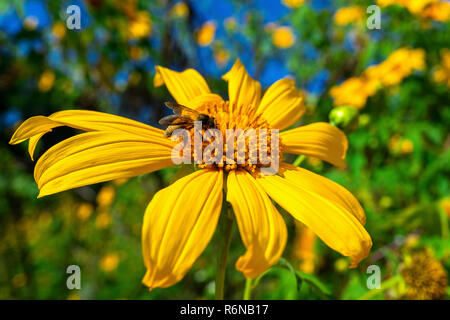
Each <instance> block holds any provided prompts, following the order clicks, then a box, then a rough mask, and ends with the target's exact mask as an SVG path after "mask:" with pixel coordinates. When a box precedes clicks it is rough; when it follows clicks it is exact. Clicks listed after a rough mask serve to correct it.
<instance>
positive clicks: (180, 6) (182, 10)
mask: <svg viewBox="0 0 450 320" xmlns="http://www.w3.org/2000/svg"><path fill="white" fill-rule="evenodd" d="M188 14H189V7H188V5H187V4H186V2H183V1H180V2H177V3H176V4H175V5H174V6H173V7H172V9H171V10H170V15H171V16H172V17H175V18H185V17H186V16H187V15H188Z"/></svg>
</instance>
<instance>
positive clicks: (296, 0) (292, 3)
mask: <svg viewBox="0 0 450 320" xmlns="http://www.w3.org/2000/svg"><path fill="white" fill-rule="evenodd" d="M304 2H305V0H281V3H282V4H284V5H285V6H286V7H288V8H298V7H300V6H301V5H302V4H303V3H304Z"/></svg>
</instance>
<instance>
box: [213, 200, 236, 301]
mask: <svg viewBox="0 0 450 320" xmlns="http://www.w3.org/2000/svg"><path fill="white" fill-rule="evenodd" d="M232 227H233V215H232V213H231V212H229V211H228V205H227V203H226V201H224V203H223V204H222V214H221V221H220V225H219V228H220V230H219V231H220V233H221V237H220V239H219V241H220V243H219V255H218V256H217V275H216V295H215V296H216V300H223V297H224V288H225V273H226V270H227V257H228V249H229V248H230V241H231V230H232Z"/></svg>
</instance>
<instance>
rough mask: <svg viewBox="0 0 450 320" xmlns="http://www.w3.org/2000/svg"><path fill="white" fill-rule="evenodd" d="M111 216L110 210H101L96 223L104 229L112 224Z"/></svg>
mask: <svg viewBox="0 0 450 320" xmlns="http://www.w3.org/2000/svg"><path fill="white" fill-rule="evenodd" d="M111 221H112V219H111V216H110V214H109V213H108V212H101V213H100V214H99V215H98V216H97V219H95V225H96V227H97V228H99V229H104V228H106V227H107V226H109V225H110V224H111Z"/></svg>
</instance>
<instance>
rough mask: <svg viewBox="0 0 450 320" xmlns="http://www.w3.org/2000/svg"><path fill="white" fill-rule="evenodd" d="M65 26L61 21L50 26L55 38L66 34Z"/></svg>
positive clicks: (60, 37)
mask: <svg viewBox="0 0 450 320" xmlns="http://www.w3.org/2000/svg"><path fill="white" fill-rule="evenodd" d="M66 28H67V27H66V25H65V24H64V23H63V22H61V21H58V22H55V24H54V25H53V28H52V33H53V35H54V36H55V37H56V38H57V39H62V38H64V37H65V35H66Z"/></svg>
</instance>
